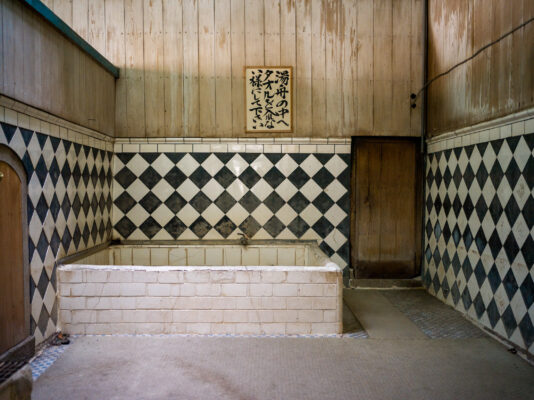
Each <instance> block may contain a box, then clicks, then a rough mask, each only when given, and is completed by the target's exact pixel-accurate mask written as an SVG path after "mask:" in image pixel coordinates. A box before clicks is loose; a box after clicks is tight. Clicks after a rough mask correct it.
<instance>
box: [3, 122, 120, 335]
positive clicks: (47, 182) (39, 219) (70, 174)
mask: <svg viewBox="0 0 534 400" xmlns="http://www.w3.org/2000/svg"><path fill="white" fill-rule="evenodd" d="M1 128H2V129H1V130H0V144H4V145H7V146H9V147H10V148H11V149H12V150H14V151H15V153H16V154H17V155H18V156H19V158H20V159H21V160H22V163H23V164H24V167H25V169H26V172H27V176H28V234H29V241H28V243H29V253H28V254H29V260H30V275H31V279H30V296H31V297H30V300H31V316H32V320H31V325H32V331H33V332H34V335H35V337H36V340H37V342H40V341H41V340H43V339H45V338H47V337H48V336H50V335H51V334H52V333H53V332H55V330H56V323H57V318H58V315H57V313H58V310H57V303H56V287H57V285H56V272H55V271H56V260H58V259H60V258H62V257H64V256H66V255H69V254H72V253H75V252H77V251H81V250H84V249H86V248H89V247H92V246H95V245H98V244H100V243H102V242H105V241H107V240H108V239H109V238H110V237H111V231H112V225H111V206H112V201H111V184H112V174H111V162H112V153H111V152H109V151H105V150H102V149H98V148H95V147H89V146H87V145H82V144H79V143H75V142H72V141H69V140H65V139H61V138H58V137H54V136H50V135H45V134H42V133H38V132H35V131H31V130H28V129H24V128H20V127H17V126H14V125H10V124H7V123H1Z"/></svg>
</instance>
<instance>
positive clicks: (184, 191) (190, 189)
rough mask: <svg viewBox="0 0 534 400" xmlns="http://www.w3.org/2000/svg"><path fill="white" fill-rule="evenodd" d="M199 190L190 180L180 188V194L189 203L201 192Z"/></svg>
mask: <svg viewBox="0 0 534 400" xmlns="http://www.w3.org/2000/svg"><path fill="white" fill-rule="evenodd" d="M199 191H200V190H199V188H198V187H197V185H195V184H194V183H193V182H192V181H191V180H190V179H186V180H185V181H184V182H183V183H182V184H181V185H180V186H179V187H178V193H179V194H180V195H181V196H182V197H183V198H184V199H186V200H187V201H189V200H191V199H192V198H193V197H195V195H196V194H197V193H198V192H199Z"/></svg>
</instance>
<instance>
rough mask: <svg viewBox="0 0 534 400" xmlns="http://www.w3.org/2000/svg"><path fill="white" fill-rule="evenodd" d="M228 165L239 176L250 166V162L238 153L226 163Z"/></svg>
mask: <svg viewBox="0 0 534 400" xmlns="http://www.w3.org/2000/svg"><path fill="white" fill-rule="evenodd" d="M226 167H227V168H228V169H229V170H230V171H232V173H233V174H234V175H235V176H237V177H239V175H241V174H242V173H243V171H244V170H245V169H246V168H247V167H248V163H247V162H246V161H245V160H243V158H242V157H241V156H240V155H239V154H236V155H235V156H234V157H232V159H231V160H230V161H228V162H227V163H226Z"/></svg>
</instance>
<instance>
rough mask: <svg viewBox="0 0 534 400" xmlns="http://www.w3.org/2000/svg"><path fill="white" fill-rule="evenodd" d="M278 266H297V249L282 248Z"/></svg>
mask: <svg viewBox="0 0 534 400" xmlns="http://www.w3.org/2000/svg"><path fill="white" fill-rule="evenodd" d="M278 265H289V266H291V265H296V264H295V248H290V247H280V248H278Z"/></svg>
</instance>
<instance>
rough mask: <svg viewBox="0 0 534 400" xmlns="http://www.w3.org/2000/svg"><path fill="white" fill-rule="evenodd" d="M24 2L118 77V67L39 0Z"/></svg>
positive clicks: (25, 0) (24, 0)
mask: <svg viewBox="0 0 534 400" xmlns="http://www.w3.org/2000/svg"><path fill="white" fill-rule="evenodd" d="M21 1H22V2H23V3H26V4H27V5H28V6H30V7H31V8H32V9H33V10H35V11H36V12H37V13H39V14H40V15H41V16H42V17H43V18H44V19H46V20H47V21H48V22H50V23H51V24H52V25H53V26H55V27H56V29H58V30H59V31H60V32H61V33H62V34H63V35H65V36H66V37H67V38H68V39H69V40H70V41H71V42H73V43H74V44H75V45H76V46H78V47H79V48H80V49H82V50H83V51H84V52H85V53H86V54H88V55H90V56H91V57H92V58H93V59H94V60H95V61H96V62H98V63H99V64H100V65H101V66H102V67H104V69H105V70H106V71H108V72H109V73H110V74H111V75H113V76H114V77H115V78H118V77H119V69H118V68H117V67H116V66H114V65H113V64H112V63H111V62H109V61H108V60H107V59H106V58H105V57H104V56H103V55H102V54H100V53H99V52H98V51H97V50H96V49H95V48H94V47H93V46H91V45H90V44H89V43H87V42H86V41H85V40H83V39H82V37H81V36H80V35H78V34H77V33H76V32H74V31H73V30H72V29H71V28H70V27H69V26H68V25H67V24H66V23H65V22H63V21H62V20H61V19H60V18H59V17H58V16H57V15H56V14H54V13H53V12H52V10H50V9H49V8H48V7H47V6H45V5H44V4H43V3H42V2H41V1H39V0H21Z"/></svg>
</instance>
